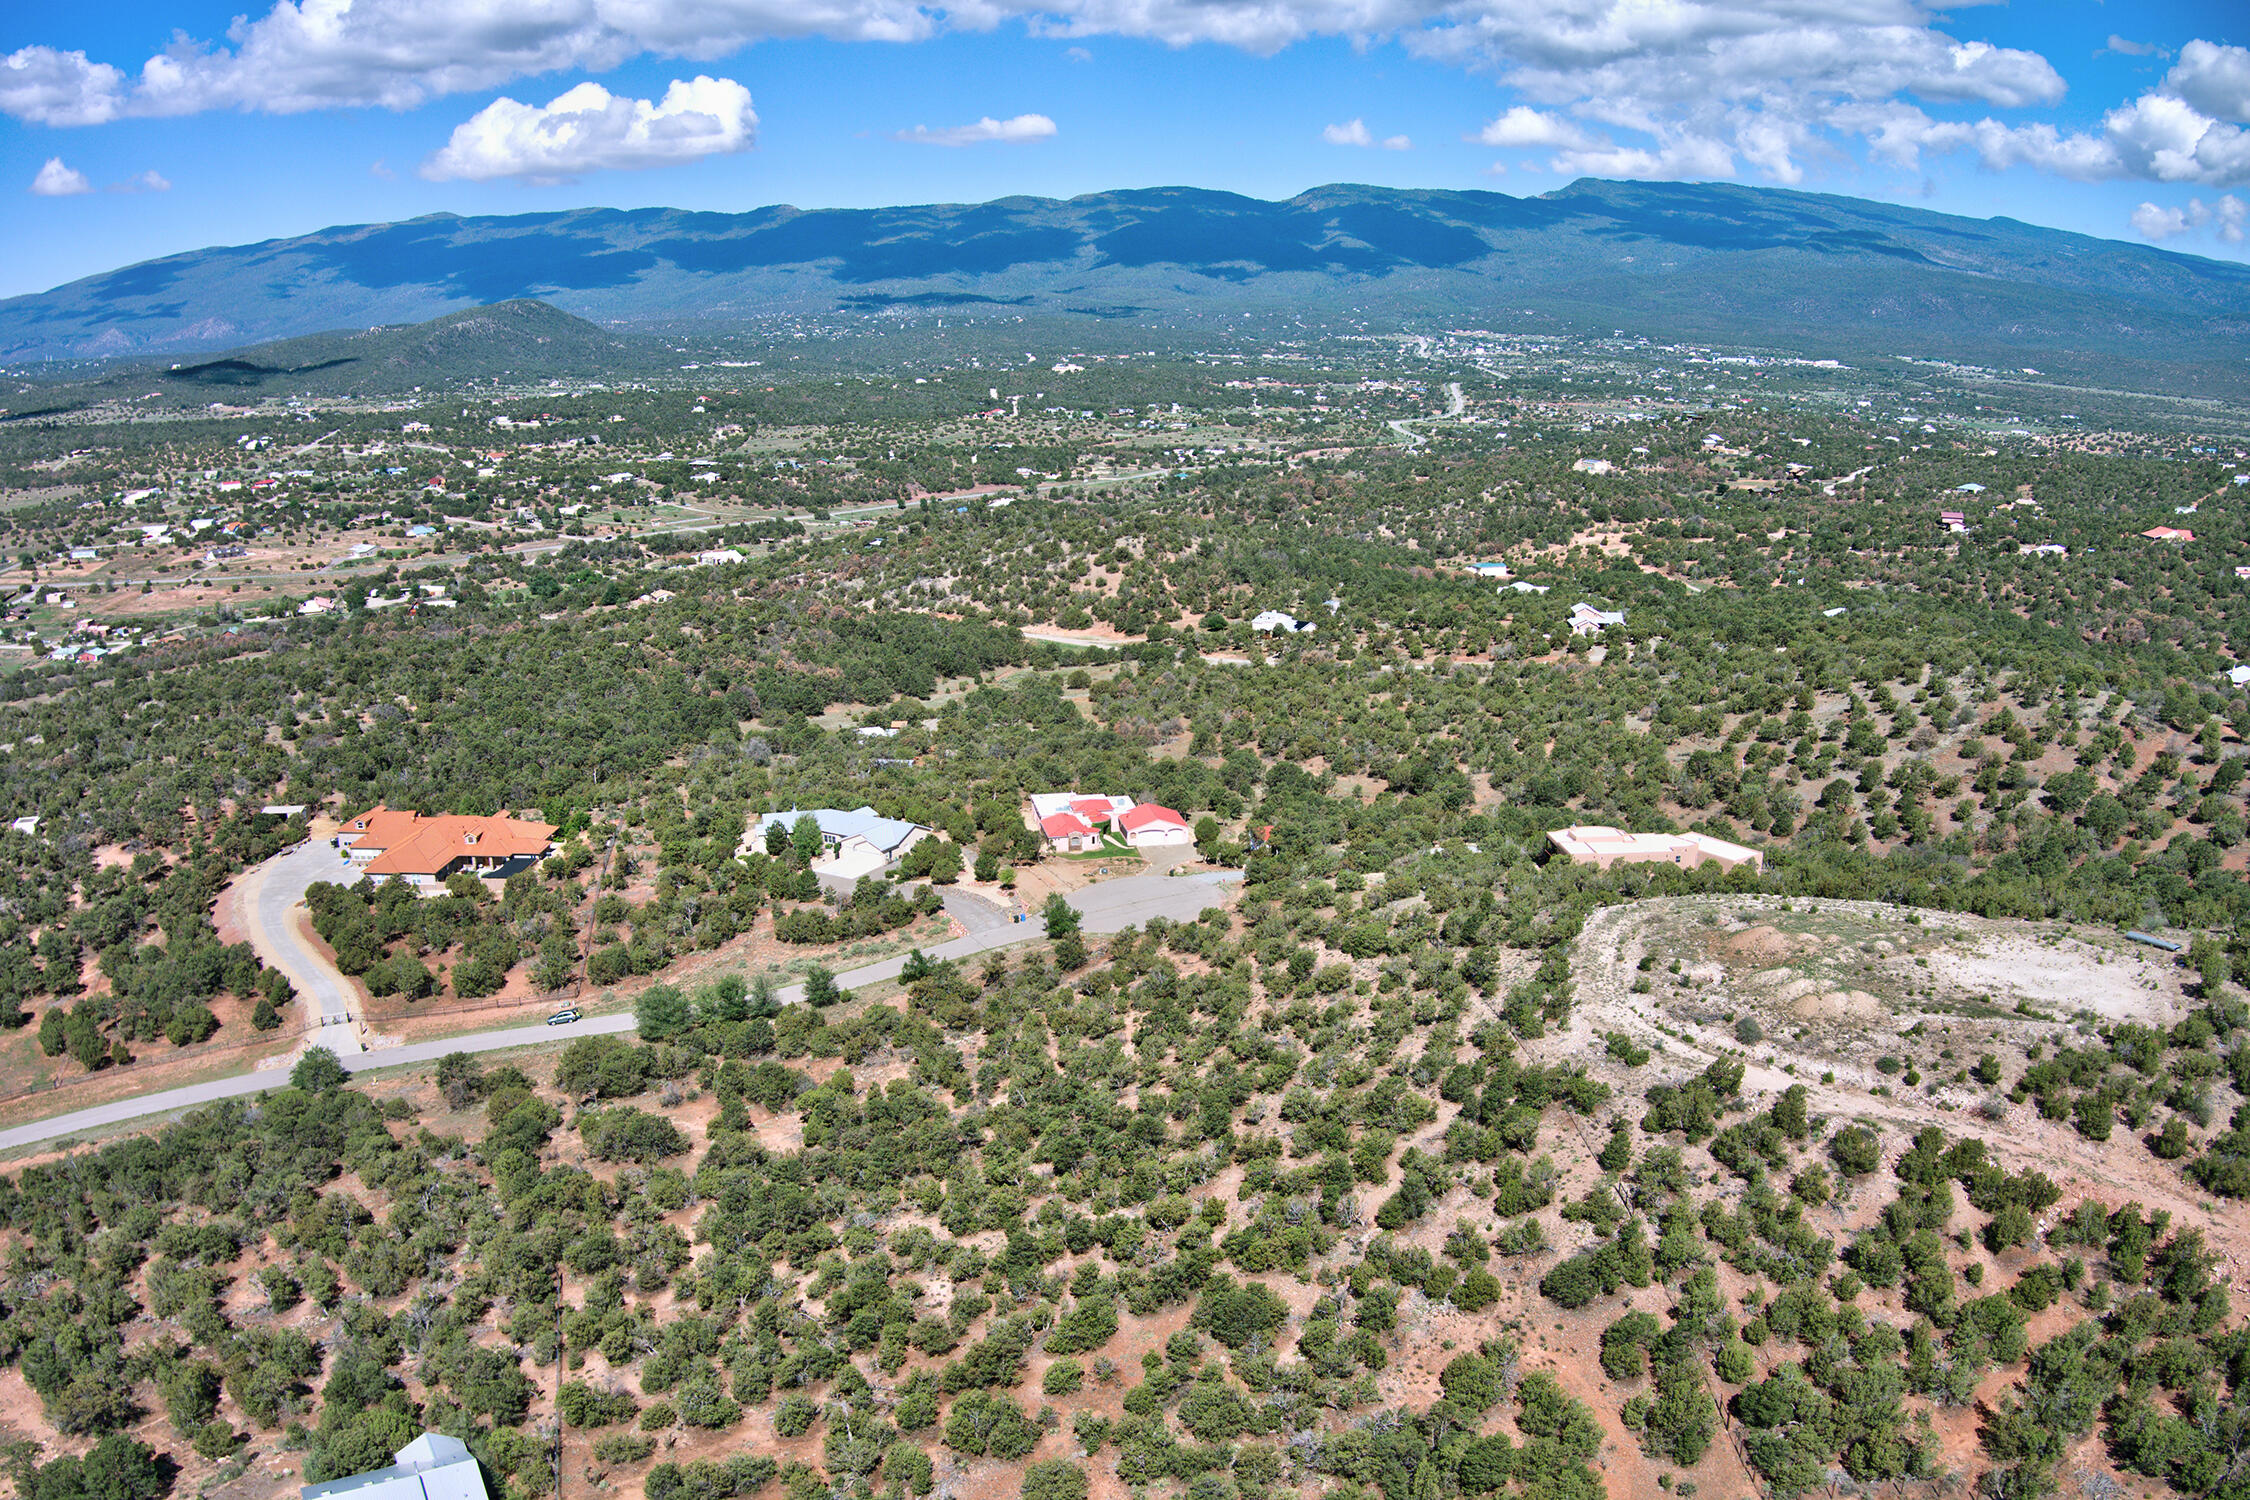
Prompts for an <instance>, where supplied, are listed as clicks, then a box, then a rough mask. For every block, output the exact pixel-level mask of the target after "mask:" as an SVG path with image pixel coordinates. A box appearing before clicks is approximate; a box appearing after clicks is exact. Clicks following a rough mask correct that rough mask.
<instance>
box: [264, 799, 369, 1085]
mask: <svg viewBox="0 0 2250 1500" xmlns="http://www.w3.org/2000/svg"><path fill="white" fill-rule="evenodd" d="M257 878H258V897H257V900H255V901H253V902H251V903H249V907H250V909H249V911H248V912H246V913H245V915H246V916H247V917H248V918H249V921H250V946H251V947H252V948H254V949H256V950H257V954H258V957H260V958H262V959H264V960H265V961H266V962H267V963H269V964H271V965H272V966H273V967H274V968H277V969H279V970H280V971H281V972H282V973H284V974H286V975H288V976H289V982H290V983H291V984H293V985H295V986H296V987H297V996H298V999H299V1000H300V1001H301V1002H304V1003H307V1004H310V1005H312V1006H313V1007H314V1008H315V1010H317V1012H318V1013H319V1016H320V1027H321V1030H320V1036H319V1042H320V1044H321V1045H322V1046H324V1047H326V1048H327V1049H328V1050H329V1051H331V1052H333V1053H335V1054H336V1055H337V1056H338V1057H348V1056H350V1055H351V1054H352V1053H355V1052H360V1051H363V1050H364V1044H363V1043H362V1042H361V1041H360V1038H359V1023H358V1022H357V1021H356V1020H354V1019H353V1018H352V1013H351V987H350V986H349V985H347V984H346V983H345V982H344V978H343V976H342V975H341V974H338V973H337V972H336V971H335V970H334V969H333V968H331V967H330V966H329V965H328V963H327V962H326V961H325V960H324V959H322V958H321V956H320V955H319V954H318V953H316V952H314V951H313V950H312V949H311V948H310V947H309V946H307V945H306V943H305V941H304V939H302V938H300V937H299V936H298V935H297V924H296V921H295V919H294V917H293V915H292V914H293V913H294V912H295V910H296V909H297V908H298V907H299V906H301V905H303V904H304V900H305V891H306V889H307V888H308V887H310V886H311V885H312V884H313V882H314V881H317V880H329V881H334V882H335V883H337V884H338V885H349V884H351V883H352V881H353V880H355V879H357V878H358V876H357V874H356V872H355V871H354V870H353V869H352V867H351V865H350V863H349V862H348V861H347V860H346V859H345V858H344V856H343V854H342V852H341V851H339V850H336V849H331V848H330V847H329V846H328V841H327V840H326V839H311V840H308V841H306V842H305V843H302V844H299V845H298V846H297V847H296V848H294V849H291V850H290V851H289V852H288V853H286V854H279V855H276V856H275V857H274V858H272V859H270V860H268V861H266V863H265V866H264V868H263V869H261V870H260V871H259V872H258V877H257Z"/></svg>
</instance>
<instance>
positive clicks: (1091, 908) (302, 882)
mask: <svg viewBox="0 0 2250 1500" xmlns="http://www.w3.org/2000/svg"><path fill="white" fill-rule="evenodd" d="M307 849H311V850H316V851H318V853H319V854H321V855H325V856H327V857H328V858H327V859H326V860H321V859H316V858H313V857H311V856H308V855H307V854H306V850H307ZM335 853H336V851H335V850H333V849H330V848H329V847H328V845H327V844H326V843H325V842H322V843H314V844H310V845H300V846H299V847H298V848H297V849H294V850H291V851H290V852H289V853H288V854H284V855H279V856H277V857H276V858H275V859H274V861H272V862H271V863H269V864H268V866H267V867H266V891H267V892H270V891H274V890H276V889H286V888H287V887H288V886H289V885H291V884H294V885H295V888H296V890H297V891H298V892H300V893H302V891H303V890H304V888H305V886H307V885H310V884H312V882H313V881H315V880H318V879H322V878H325V877H326V876H327V874H328V872H329V871H331V870H333V869H334V868H336V867H337V866H339V865H341V863H342V861H341V860H338V859H336V858H335ZM284 863H287V864H288V866H289V873H288V874H287V876H286V878H285V879H279V880H277V879H276V877H277V876H279V875H281V873H282V872H281V870H280V869H279V867H280V866H282V865H283V864H284ZM1241 878H1242V876H1241V873H1240V872H1239V871H1235V870H1206V871H1201V872H1199V873H1197V874H1194V875H1179V876H1170V875H1128V876H1126V877H1124V878H1123V879H1120V880H1109V881H1104V882H1102V883H1101V884H1099V885H1091V886H1088V887H1086V888H1085V889H1084V890H1082V891H1077V892H1075V893H1073V894H1072V895H1071V896H1069V897H1068V898H1066V899H1068V900H1069V902H1070V904H1071V905H1072V906H1074V907H1076V908H1077V909H1078V910H1079V911H1080V912H1081V913H1082V914H1083V916H1084V918H1085V921H1084V929H1085V930H1086V931H1087V932H1091V933H1105V932H1116V931H1119V930H1120V929H1122V928H1124V927H1125V926H1127V925H1128V924H1132V925H1135V926H1138V925H1141V924H1144V923H1146V922H1147V921H1148V919H1149V918H1151V917H1158V916H1161V917H1168V918H1170V919H1171V920H1173V921H1176V922H1184V921H1192V920H1193V919H1194V918H1195V917H1197V916H1199V915H1200V914H1201V913H1202V911H1203V909H1204V908H1205V907H1207V906H1212V905H1215V904H1217V902H1218V901H1219V900H1220V899H1222V892H1223V891H1224V890H1225V888H1226V887H1227V886H1228V885H1229V884H1231V883H1233V882H1234V881H1237V880H1240V879H1241ZM264 894H265V892H261V897H263V896H264ZM265 905H266V903H265V901H264V900H263V899H261V901H260V902H259V906H260V908H261V912H262V911H263V909H264V907H265ZM283 909H284V911H286V909H287V908H286V907H285V908H283ZM261 925H262V923H261ZM964 925H966V924H964ZM281 927H282V931H283V932H285V933H288V924H287V923H286V921H284V922H283V923H282V924H281ZM1041 930H1042V929H1041V927H1040V924H1039V921H1038V919H1037V918H1036V917H1034V918H1032V919H1030V920H1027V921H1024V922H1013V921H1010V922H1002V923H998V924H996V925H990V926H987V927H985V928H984V929H983V930H981V931H971V932H970V933H969V934H968V935H967V936H965V937H958V938H955V939H953V940H952V941H951V942H946V943H939V944H938V945H937V946H935V947H933V948H930V949H928V950H927V952H928V955H929V956H930V957H932V958H939V959H948V958H968V957H970V956H972V955H974V954H978V953H983V952H987V951H989V950H990V949H993V948H1005V947H1007V946H1008V945H1009V944H1011V943H1019V942H1025V941H1028V940H1029V939H1032V938H1036V937H1038V936H1039V935H1040V934H1041ZM289 936H290V937H291V940H292V942H294V934H293V933H290V934H289ZM260 951H261V952H263V951H264V950H262V949H261V950H260ZM298 951H299V952H300V953H302V952H304V950H303V948H302V946H301V945H299V947H298ZM305 956H306V957H307V958H311V957H312V955H310V954H306V955H305ZM268 962H272V960H271V959H269V960H268ZM315 964H316V968H315V972H317V960H316V961H315ZM905 965H906V959H905V958H904V956H901V957H898V958H890V959H885V960H883V961H882V962H881V963H875V964H869V965H867V966H866V967H864V968H859V969H851V970H848V971H846V972H845V973H842V974H839V975H837V976H836V984H837V987H838V988H839V989H843V990H856V989H860V988H862V987H864V986H866V985H870V984H877V983H880V982H881V981H883V980H886V979H896V978H897V977H898V974H899V970H901V969H902V968H904V967H905ZM283 972H285V973H288V974H289V976H290V979H291V980H292V981H293V982H295V983H296V984H297V986H298V989H299V991H300V993H309V992H310V991H309V990H308V988H307V986H306V984H305V982H304V981H303V980H299V979H298V978H297V975H296V974H295V973H294V972H292V971H290V970H287V969H284V970H283ZM804 997H805V989H804V986H803V985H790V986H789V987H788V988H786V989H784V990H781V991H780V992H779V994H778V996H777V998H779V999H780V1000H782V1001H783V1002H784V1003H787V1004H795V1003H796V1002H798V1001H800V1000H802V999H804ZM632 1029H633V1018H632V1016H631V1015H630V1014H626V1015H614V1016H591V1017H588V1018H587V1019H586V1020H583V1021H580V1022H578V1023H576V1024H575V1025H571V1026H567V1027H549V1026H547V1025H545V1024H537V1025H531V1026H511V1027H507V1028H505V1029H503V1030H497V1031H480V1032H475V1033H473V1034H471V1035H468V1036H455V1037H447V1038H445V1039H443V1040H442V1041H435V1042H416V1043H414V1044H413V1045H411V1046H405V1047H382V1048H378V1049H376V1050H375V1051H372V1052H369V1051H363V1050H361V1049H360V1048H359V1045H358V1036H357V1028H356V1027H355V1026H350V1025H346V1026H337V1027H326V1028H323V1030H324V1033H325V1034H324V1035H323V1036H321V1038H320V1040H321V1041H322V1042H323V1043H325V1044H328V1045H329V1046H330V1050H332V1051H334V1052H335V1053H336V1054H337V1058H338V1060H339V1061H340V1062H342V1063H343V1065H344V1066H345V1067H346V1068H348V1069H350V1070H351V1071H352V1072H355V1073H362V1072H367V1071H370V1070H372V1069H376V1068H395V1067H401V1066H405V1065H410V1064H416V1063H433V1062H436V1061H437V1060H438V1059H439V1058H441V1057H444V1056H446V1055H447V1054H448V1053H452V1052H499V1051H502V1050H504V1049H506V1048H509V1047H528V1046H533V1045H535V1044H537V1043H540V1042H552V1041H557V1040H564V1039H568V1038H570V1037H579V1036H589V1035H614V1034H616V1033H618V1032H625V1031H631V1030H632ZM346 1035H350V1036H351V1039H352V1043H353V1045H352V1050H351V1051H350V1052H349V1053H347V1052H346V1051H345V1050H344V1048H343V1047H341V1046H337V1045H335V1043H336V1042H337V1041H340V1040H341V1039H342V1038H343V1037H344V1036H346ZM287 1078H288V1075H287V1074H286V1073H284V1072H282V1071H280V1070H278V1069H267V1070H266V1071H264V1072H259V1073H248V1074H243V1075H241V1076H239V1077H235V1078H217V1079H213V1080H212V1081H210V1082H209V1083H197V1084H190V1085H189V1086H187V1087H185V1088H177V1089H166V1090H164V1091H163V1092H161V1093H155V1094H143V1095H141V1096H140V1097H138V1098H134V1099H120V1100H118V1101H116V1102H115V1103H113V1104H100V1105H95V1106H94V1107H92V1108H90V1109H81V1110H76V1111H73V1112H72V1113H70V1114H67V1115H56V1116H54V1117H53V1118H51V1119H46V1120H39V1121H36V1122H34V1123H33V1124H30V1125H19V1126H17V1127H16V1128H15V1129H13V1130H0V1151H12V1150H15V1149H17V1148H19V1147H23V1146H32V1145H37V1144H39V1143H40V1142H42V1141H52V1140H58V1139H60V1138H62V1137H64V1136H70V1135H77V1134H79V1133H81V1132H83V1131H89V1130H99V1129H103V1128H106V1127H108V1126H112V1125H122V1124H126V1123H128V1122H130V1121H134V1120H140V1119H144V1118H147V1117H150V1116H155V1115H169V1114H178V1113H180V1112H182V1111H185V1110H189V1109H194V1108H197V1107H199V1106H201V1105H205V1104H213V1103H216V1102H218V1101H219V1100H221V1099H238V1098H241V1097H243V1096H244V1095H246V1094H255V1093H260V1092H262V1091H263V1090H266V1089H271V1088H279V1087H281V1086H282V1085H283V1084H284V1083H285V1082H287Z"/></svg>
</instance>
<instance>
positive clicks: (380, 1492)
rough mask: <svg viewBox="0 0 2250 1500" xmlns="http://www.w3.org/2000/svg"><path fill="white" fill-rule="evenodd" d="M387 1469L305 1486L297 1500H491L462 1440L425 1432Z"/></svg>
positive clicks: (399, 1452) (482, 1477) (409, 1444)
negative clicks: (345, 1497) (349, 1499)
mask: <svg viewBox="0 0 2250 1500" xmlns="http://www.w3.org/2000/svg"><path fill="white" fill-rule="evenodd" d="M391 1456H392V1457H393V1458H395V1459H397V1460H398V1462H397V1463H394V1464H392V1465H391V1466H390V1467H389V1468H387V1469H375V1470H372V1471H370V1472H369V1473H365V1474H353V1475H350V1476H349V1477H347V1478H343V1479H329V1480H324V1481H323V1482H321V1483H319V1484H308V1485H305V1486H303V1487H301V1488H300V1489H299V1490H298V1491H297V1494H298V1496H299V1500H333V1497H336V1496H342V1495H349V1496H351V1497H352V1500H489V1497H488V1496H487V1495H486V1493H485V1488H484V1474H483V1472H482V1471H481V1470H480V1469H478V1467H477V1461H476V1459H475V1458H474V1457H473V1456H472V1455H471V1454H470V1452H469V1450H468V1448H467V1446H466V1445H465V1444H463V1443H462V1441H461V1440H460V1439H459V1438H452V1437H447V1436H446V1435H445V1434H444V1433H442V1432H425V1433H423V1434H422V1435H421V1436H420V1437H418V1438H416V1439H415V1440H414V1441H413V1442H411V1443H408V1444H407V1445H406V1446H405V1447H403V1448H401V1449H399V1450H398V1451H397V1452H396V1453H394V1454H392V1455H391Z"/></svg>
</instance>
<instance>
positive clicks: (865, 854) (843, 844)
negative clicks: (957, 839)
mask: <svg viewBox="0 0 2250 1500" xmlns="http://www.w3.org/2000/svg"><path fill="white" fill-rule="evenodd" d="M799 818H810V819H812V820H813V822H814V823H815V824H816V825H818V827H819V829H820V844H821V850H822V853H821V855H820V857H819V858H817V859H815V860H814V861H813V862H812V869H813V870H815V871H816V872H818V873H819V874H822V875H834V876H836V877H838V878H839V879H843V880H857V879H858V878H860V877H861V876H863V875H873V874H876V873H877V872H879V871H881V870H885V869H888V868H889V867H890V866H891V864H892V863H893V862H895V861H897V860H899V859H902V858H904V857H905V855H906V851H907V850H909V849H911V848H913V847H914V846H915V845H916V844H919V843H920V842H922V840H923V839H925V838H928V837H929V834H930V830H929V829H927V828H925V827H923V826H922V825H921V824H919V823H909V822H907V821H906V820H905V819H903V818H886V817H884V816H883V815H882V814H881V813H878V812H877V811H875V809H874V808H872V807H858V808H854V809H852V810H851V811H849V812H846V811H844V810H842V809H841V808H834V807H808V808H794V807H793V808H791V809H789V811H787V812H770V813H763V814H761V815H760V816H759V817H758V819H757V821H756V822H754V823H752V824H751V825H750V828H749V830H748V832H747V833H746V834H745V835H744V838H743V847H742V851H741V852H743V853H744V854H753V853H763V852H764V851H765V847H766V830H768V829H769V828H772V827H774V826H776V825H777V824H778V825H779V826H780V828H781V830H782V832H783V833H785V834H786V833H793V832H795V831H796V828H797V820H798V819H799Z"/></svg>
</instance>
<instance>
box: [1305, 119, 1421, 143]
mask: <svg viewBox="0 0 2250 1500" xmlns="http://www.w3.org/2000/svg"><path fill="white" fill-rule="evenodd" d="M1320 138H1321V139H1322V140H1324V141H1326V142H1327V143H1328V144H1329V145H1331V146H1366V147H1376V146H1380V147H1382V148H1383V149H1384V150H1385V151H1410V150H1412V149H1413V148H1414V142H1413V141H1412V140H1410V139H1408V138H1407V137H1406V136H1403V135H1386V136H1384V137H1383V138H1382V139H1381V140H1377V139H1376V138H1375V135H1374V132H1372V131H1370V130H1369V129H1368V128H1367V122H1366V121H1365V120H1358V119H1354V120H1347V121H1345V122H1344V123H1343V124H1341V125H1323V126H1322V127H1321V129H1320Z"/></svg>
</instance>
